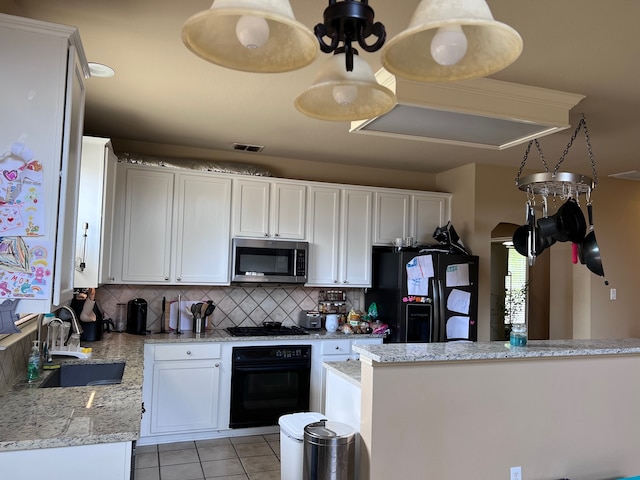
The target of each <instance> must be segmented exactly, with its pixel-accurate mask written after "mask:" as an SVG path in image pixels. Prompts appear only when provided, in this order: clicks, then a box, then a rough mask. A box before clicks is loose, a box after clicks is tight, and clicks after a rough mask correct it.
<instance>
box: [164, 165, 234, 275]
mask: <svg viewBox="0 0 640 480" xmlns="http://www.w3.org/2000/svg"><path fill="white" fill-rule="evenodd" d="M177 191H178V194H177V222H176V229H177V232H176V235H177V241H176V249H175V250H176V255H175V268H174V272H175V280H176V281H177V282H179V283H192V284H193V283H207V284H210V285H213V284H227V285H228V284H229V230H230V228H231V225H230V217H231V215H230V213H231V180H230V179H226V178H211V177H204V176H198V175H184V174H182V175H179V176H178V186H177Z"/></svg>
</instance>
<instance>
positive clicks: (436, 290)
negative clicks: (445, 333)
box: [429, 278, 440, 342]
mask: <svg viewBox="0 0 640 480" xmlns="http://www.w3.org/2000/svg"><path fill="white" fill-rule="evenodd" d="M429 282H430V283H431V285H430V287H431V291H432V292H433V307H432V309H431V316H432V318H431V338H430V339H429V341H430V342H437V341H438V338H439V336H440V307H439V305H440V285H439V284H440V282H439V281H437V280H436V279H435V278H431V279H430V280H429Z"/></svg>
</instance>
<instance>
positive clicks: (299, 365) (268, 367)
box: [233, 362, 311, 373]
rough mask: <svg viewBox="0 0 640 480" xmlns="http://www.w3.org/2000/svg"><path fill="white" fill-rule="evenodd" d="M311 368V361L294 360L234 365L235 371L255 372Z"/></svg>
mask: <svg viewBox="0 0 640 480" xmlns="http://www.w3.org/2000/svg"><path fill="white" fill-rule="evenodd" d="M310 368H311V362H292V363H287V364H286V365H282V364H280V363H267V364H264V363H263V364H260V365H255V364H254V365H237V364H236V365H234V366H233V371H234V372H242V373H254V372H286V371H292V370H294V371H300V370H309V369H310Z"/></svg>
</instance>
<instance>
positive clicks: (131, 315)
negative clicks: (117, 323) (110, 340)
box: [127, 298, 147, 335]
mask: <svg viewBox="0 0 640 480" xmlns="http://www.w3.org/2000/svg"><path fill="white" fill-rule="evenodd" d="M127 333H132V334H134V335H146V334H147V301H146V300H145V299H144V298H134V299H133V300H129V303H127Z"/></svg>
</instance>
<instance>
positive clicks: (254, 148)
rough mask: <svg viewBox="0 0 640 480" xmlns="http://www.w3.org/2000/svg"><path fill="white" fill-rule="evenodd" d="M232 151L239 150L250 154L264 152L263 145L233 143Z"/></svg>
mask: <svg viewBox="0 0 640 480" xmlns="http://www.w3.org/2000/svg"><path fill="white" fill-rule="evenodd" d="M232 148H233V149H234V150H239V151H241V152H251V153H260V152H261V151H262V150H264V145H248V144H246V143H234V144H233V145H232Z"/></svg>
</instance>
